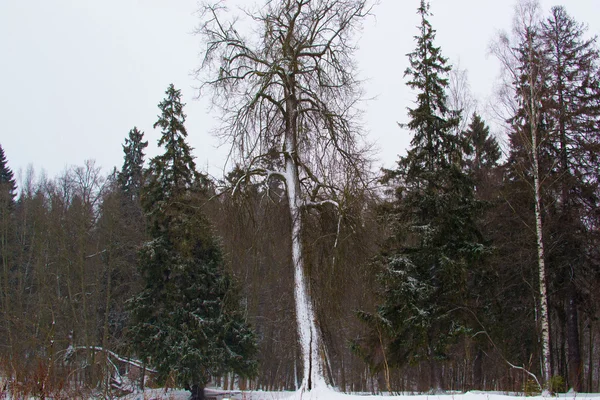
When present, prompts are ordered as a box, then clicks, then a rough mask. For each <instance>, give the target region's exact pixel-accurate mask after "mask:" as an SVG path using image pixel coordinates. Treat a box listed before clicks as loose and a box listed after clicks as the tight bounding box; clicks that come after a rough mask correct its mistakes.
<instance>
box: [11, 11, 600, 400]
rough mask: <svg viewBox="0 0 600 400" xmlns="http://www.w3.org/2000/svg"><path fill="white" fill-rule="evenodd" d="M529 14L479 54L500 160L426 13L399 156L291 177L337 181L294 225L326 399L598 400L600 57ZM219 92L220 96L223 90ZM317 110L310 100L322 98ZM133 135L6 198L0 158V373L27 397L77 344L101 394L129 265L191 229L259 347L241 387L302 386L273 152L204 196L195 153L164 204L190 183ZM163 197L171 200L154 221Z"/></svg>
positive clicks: (559, 16)
mask: <svg viewBox="0 0 600 400" xmlns="http://www.w3.org/2000/svg"><path fill="white" fill-rule="evenodd" d="M308 3H309V2H308ZM325 3H326V1H325ZM350 3H356V4H365V2H361V1H358V0H357V1H351V2H350ZM290 4H291V3H290ZM319 4H320V3H319ZM290 7H291V5H290ZM537 7H538V6H537V4H536V3H535V2H526V1H522V2H520V3H519V4H518V6H517V8H516V15H515V20H514V27H513V30H512V31H511V32H510V33H507V34H503V35H500V36H499V37H498V38H496V39H495V41H494V43H493V45H492V52H493V54H494V55H495V56H496V57H497V58H498V60H499V61H500V63H501V65H502V67H503V80H502V82H500V84H499V88H500V90H499V93H498V94H497V97H496V101H495V108H494V111H495V113H496V114H497V115H499V116H500V117H501V119H502V121H503V123H504V125H503V128H504V132H502V134H503V135H505V137H506V138H507V141H506V146H504V147H503V146H501V145H500V142H499V140H498V138H497V137H495V136H494V135H492V134H491V133H490V127H489V124H488V122H486V121H485V119H484V118H483V117H482V115H481V114H480V113H479V112H478V110H477V109H476V107H474V106H473V103H472V102H471V101H470V100H469V95H468V93H467V89H466V87H465V86H461V85H455V84H456V83H457V80H456V79H457V76H459V74H458V75H457V71H452V67H451V66H450V64H449V63H448V60H447V59H446V58H445V57H444V56H443V52H442V49H440V47H437V46H436V45H435V30H434V29H433V27H432V26H431V24H430V22H429V17H430V15H431V13H430V10H429V4H428V2H426V1H421V2H420V7H419V8H418V14H419V16H420V26H419V30H418V33H417V35H416V36H415V45H416V47H415V50H414V52H412V53H410V54H409V55H408V58H409V67H408V69H407V70H406V71H397V73H396V75H395V78H396V79H401V76H402V73H403V72H404V78H405V80H406V82H407V85H408V86H409V87H410V89H411V90H412V91H413V92H414V93H415V94H416V99H415V102H414V103H413V106H412V107H410V108H409V110H408V123H407V124H406V125H405V126H404V128H406V129H407V130H409V131H410V133H411V135H412V141H411V145H410V147H409V149H408V151H407V153H406V154H405V155H404V156H401V157H400V158H399V160H398V162H397V164H396V165H395V166H394V167H392V168H390V169H386V170H383V171H370V169H369V168H370V164H369V163H368V162H367V161H365V160H362V159H359V158H358V157H359V156H361V157H362V156H363V155H364V154H363V153H360V154H359V153H357V156H356V157H357V158H356V160H357V162H356V164H354V165H352V168H354V167H356V168H357V169H361V170H362V171H361V174H362V175H361V174H354V173H353V172H352V171H350V172H348V170H346V169H341V168H340V170H335V169H331V170H328V168H329V167H330V166H334V167H335V166H337V167H339V166H341V165H344V164H343V163H342V162H340V161H339V160H337V159H335V157H334V158H332V159H333V161H334V162H333V163H332V164H327V165H325V164H320V163H321V162H322V161H323V158H318V157H313V158H310V157H309V158H307V160H308V161H306V164H305V165H304V164H302V165H301V167H302V168H303V171H307V172H304V173H305V176H304V178H306V180H308V178H311V179H313V178H314V181H315V182H317V184H315V186H312V188H314V189H315V192H316V191H318V190H320V189H321V188H322V187H323V186H326V185H325V184H323V182H325V181H326V180H327V182H326V183H328V184H329V183H331V182H336V184H339V185H338V186H337V187H336V189H335V190H333V189H332V191H331V193H332V194H333V195H335V196H336V197H335V200H336V201H335V207H333V206H332V205H331V204H332V203H333V201H332V202H331V203H328V202H320V203H315V206H314V207H306V208H302V209H301V211H300V212H301V213H302V218H303V221H304V224H303V227H302V232H301V241H302V244H303V245H304V253H303V261H304V270H305V273H306V275H307V276H308V278H307V279H308V281H309V282H310V292H311V295H312V305H313V307H314V309H315V312H316V315H317V316H318V326H317V328H318V330H319V332H320V335H321V338H322V340H323V342H324V343H325V348H326V352H324V353H326V354H323V355H322V357H323V359H324V360H325V361H326V362H325V363H324V365H325V366H326V368H325V375H326V377H327V380H328V382H329V383H330V384H332V385H334V386H336V387H338V388H340V390H342V391H395V392H411V391H422V392H425V391H428V390H470V389H480V390H503V391H517V392H521V391H535V390H539V389H541V388H550V389H551V390H554V391H561V390H567V389H569V388H572V389H574V390H575V391H578V392H599V391H600V323H599V317H600V310H598V306H599V305H600V253H599V249H600V241H599V239H600V237H599V234H600V208H599V207H598V206H599V204H598V203H599V201H600V200H599V199H600V198H599V196H600V187H599V183H600V182H599V180H600V162H599V160H598V154H600V52H599V49H598V45H597V42H596V38H595V37H593V38H590V37H589V35H588V32H587V31H586V28H585V26H584V25H583V24H581V23H580V22H578V21H575V20H574V19H573V18H572V17H571V16H570V15H569V14H568V13H567V10H566V9H565V8H564V7H554V8H552V10H551V11H550V12H549V13H548V14H547V15H544V16H540V15H539V9H538V8H537ZM288 11H289V10H288ZM281 15H285V14H281ZM284 20H285V19H284V18H282V19H281V21H284ZM269 21H271V20H269ZM277 21H279V20H277ZM271 22H272V21H271ZM279 22H280V21H279ZM349 26H351V24H349ZM269 29H273V28H272V25H269ZM286 43H287V42H286ZM268 45H269V42H268V41H266V42H265V48H267V47H268ZM348 51H349V50H348ZM266 53H268V52H267V51H266ZM261 74H262V73H261ZM261 74H256V76H258V77H259V78H260V79H263V78H264V74H263V75H261ZM317 81H319V82H320V83H319V84H323V85H326V82H325V83H323V82H321V81H320V80H317ZM252 88H253V87H250V90H252ZM171 89H172V90H173V91H174V90H175V89H174V88H173V87H172V86H171V87H170V88H169V90H171ZM217 89H218V90H222V91H223V92H221V94H223V93H225V94H224V95H225V96H227V92H226V91H227V90H228V87H227V86H225V85H224V86H222V87H218V88H217ZM257 90H258V89H257ZM311 94H314V95H315V96H316V97H314V98H311V101H312V102H314V103H315V104H317V103H318V101H319V98H318V96H319V95H322V96H327V95H328V94H327V93H326V92H320V91H318V90H317V91H314V92H312V93H311ZM267 95H268V93H266V92H265V93H263V97H266V96H267ZM256 97H257V98H258V96H256ZM325 100H328V99H324V100H323V101H325ZM161 104H162V103H161ZM319 104H320V103H319ZM180 105H181V104H180ZM181 106H183V105H181ZM286 106H287V105H286ZM315 107H316V106H315ZM249 110H250V108H249ZM163 111H164V110H163ZM180 112H181V114H182V115H183V112H182V111H181V110H180ZM184 120H185V118H183V119H182V124H183V121H184ZM159 121H160V120H159ZM269 121H271V119H268V120H266V121H263V122H265V123H268V122H269ZM157 125H158V126H159V127H162V125H161V124H160V123H159V122H157V124H156V125H155V127H156V126H157ZM344 127H346V125H344V124H340V125H339V126H336V129H344ZM257 129H258V128H257ZM239 132H241V133H240V134H245V133H246V130H244V129H240V131H239ZM349 132H350V131H349ZM398 134H400V133H398ZM143 135H144V133H143V132H141V131H139V130H138V129H137V128H133V129H132V130H131V131H130V132H129V134H128V136H127V137H126V139H125V144H124V145H123V152H124V163H123V166H122V167H121V168H120V169H116V168H115V169H114V170H113V171H112V172H111V173H109V174H108V175H107V174H104V173H103V172H102V171H101V168H100V167H99V166H97V165H96V164H95V162H94V161H85V163H84V165H82V166H73V167H70V168H68V169H67V170H66V171H65V172H64V173H62V174H61V175H59V176H57V177H55V178H48V177H45V176H43V175H41V176H39V175H38V176H36V174H35V172H34V171H33V170H32V169H29V170H27V171H26V172H25V174H24V175H23V177H22V178H21V180H20V182H19V185H18V188H17V182H16V179H15V176H14V173H13V171H12V170H11V168H10V162H9V161H10V154H5V153H4V151H3V150H1V147H0V185H1V186H0V188H1V191H0V196H1V197H0V256H1V257H2V271H1V275H0V296H1V297H0V367H1V368H2V375H3V376H6V377H11V378H13V379H14V380H15V381H16V382H33V384H34V385H35V384H38V385H39V382H40V381H43V380H44V379H46V378H48V377H52V379H59V378H60V376H59V375H60V373H59V372H58V370H57V369H58V367H57V366H58V365H63V364H65V362H66V361H65V356H66V355H67V353H69V352H70V351H72V350H70V349H87V350H85V353H86V354H85V356H84V362H83V363H78V364H76V365H75V364H74V363H72V367H71V369H70V370H69V371H70V372H69V374H68V379H67V380H66V381H65V383H67V381H68V383H73V382H75V383H76V384H77V385H80V386H81V387H102V386H103V385H104V386H108V384H107V382H106V376H107V375H110V372H109V371H110V369H111V366H110V365H108V364H109V363H108V358H107V357H106V353H102V352H98V351H97V349H98V348H102V349H105V350H109V351H111V352H114V353H115V354H119V355H121V356H122V357H124V358H127V357H131V358H132V359H141V358H144V354H143V352H142V351H141V350H140V347H139V346H136V345H134V343H138V344H139V343H142V342H143V341H144V338H139V337H138V342H136V341H135V340H133V341H132V339H131V338H132V335H131V331H132V327H133V326H134V324H133V322H132V318H133V315H137V314H135V313H136V311H134V310H135V308H132V306H131V304H132V300H131V299H133V298H135V297H136V295H137V294H139V293H140V292H142V291H143V290H144V285H145V284H146V283H147V282H148V280H147V279H145V278H144V276H145V274H146V275H147V273H148V268H150V267H148V263H145V262H144V260H147V258H148V256H147V254H146V253H144V250H143V249H144V248H146V249H147V246H148V243H155V242H154V241H153V240H152V239H156V235H159V234H162V233H160V232H163V231H162V230H161V229H162V228H160V226H159V225H160V223H162V222H161V221H163V220H160V218H166V219H168V220H169V221H171V222H169V223H176V224H179V225H177V226H180V227H181V230H182V231H185V232H187V233H185V234H184V233H181V232H179V231H178V232H179V233H176V235H182V236H176V237H175V241H177V242H178V243H179V242H182V240H183V238H186V237H187V236H185V235H188V234H189V235H192V237H194V238H196V239H197V240H200V241H206V242H207V243H211V245H210V246H209V247H210V248H211V249H212V247H211V246H214V247H215V248H217V247H218V248H219V249H220V250H218V251H217V250H215V251H217V252H221V253H222V258H223V260H222V262H223V265H224V266H225V269H226V271H227V273H229V274H230V275H231V276H232V283H231V284H230V285H229V284H228V285H227V287H228V288H230V290H229V292H228V293H227V296H226V297H228V298H230V299H232V300H229V301H231V302H232V303H235V304H236V305H238V306H240V307H241V311H240V313H238V314H235V315H237V316H238V317H239V316H241V318H242V319H243V320H244V323H247V324H249V326H251V327H252V329H253V330H254V334H253V335H254V336H255V340H256V344H257V347H258V349H257V352H256V357H257V361H258V364H257V365H258V367H257V371H254V372H256V374H254V373H249V374H247V375H248V377H245V378H238V379H237V380H236V385H243V386H244V387H246V388H251V389H264V390H283V389H290V390H291V389H295V388H297V387H298V386H299V384H300V383H299V382H301V381H302V356H301V352H302V349H301V348H300V347H301V346H300V345H299V340H298V333H297V331H296V328H295V308H294V292H293V287H294V282H295V281H294V271H293V269H292V268H291V267H290V266H291V265H292V262H293V261H292V259H293V257H294V255H293V252H292V248H293V246H292V240H293V239H292V236H290V231H291V230H292V226H293V221H292V217H291V216H290V211H289V210H290V208H289V204H288V202H289V199H288V196H287V195H286V193H287V192H286V190H285V189H286V186H285V184H284V183H282V182H281V181H277V180H272V179H270V180H269V179H267V180H265V181H262V180H260V179H258V175H261V174H262V175H261V176H267V177H268V175H269V172H267V171H271V170H275V169H276V168H277V167H280V166H281V165H280V163H281V159H279V158H278V154H277V153H276V152H275V151H273V152H268V151H265V152H264V153H262V154H261V157H263V158H262V160H261V164H260V167H261V168H262V169H261V170H260V171H261V172H260V174H258V173H257V174H256V175H252V174H249V167H248V165H244V163H243V162H240V164H239V165H237V166H235V167H234V168H232V169H231V171H230V172H229V173H228V174H227V175H226V176H225V177H223V178H221V179H218V180H211V179H209V178H208V177H207V175H205V174H202V173H200V172H199V171H196V170H195V165H194V164H193V162H192V161H191V158H190V159H189V160H187V161H185V162H184V164H185V171H183V172H185V173H186V174H190V177H191V178H189V179H190V180H189V181H186V182H187V183H183V184H181V185H182V186H181V187H182V188H185V190H184V192H185V194H184V195H182V196H183V197H175V195H174V194H172V193H171V192H168V191H165V190H164V188H161V187H159V186H156V182H157V179H158V178H157V177H163V176H167V175H168V173H167V172H165V171H170V172H173V173H183V172H182V171H181V170H177V168H175V164H174V163H172V164H169V163H168V162H164V163H162V164H161V160H165V159H169V153H168V146H165V144H164V142H163V144H162V145H161V146H162V147H165V153H164V154H163V155H159V156H157V157H155V158H154V159H152V160H145V158H144V148H145V147H146V144H147V142H145V141H144V136H143ZM164 137H165V136H164V133H163V139H161V140H165V139H164ZM233 139H234V140H235V138H233ZM182 140H183V144H185V137H183V138H182ZM276 140H278V139H277V137H276V136H274V137H270V138H268V139H267V140H265V148H267V149H268V146H274V145H273V143H272V142H275V141H276ZM311 140H312V142H304V143H301V144H300V147H299V148H300V149H301V150H302V151H308V152H309V153H308V154H312V153H310V151H311V146H315V147H316V146H327V145H328V143H329V142H328V141H327V140H322V139H321V137H320V136H314V138H311ZM186 146H187V145H185V146H183V148H187V149H188V150H186V151H187V152H189V151H191V150H190V149H189V147H186ZM261 146H262V142H261ZM302 146H304V147H302ZM273 148H274V147H273ZM503 150H504V151H503ZM400 151H401V149H399V152H400ZM503 154H504V155H503ZM188 155H189V154H188ZM161 157H162V158H161ZM171 157H172V159H173V160H174V159H176V157H174V156H173V155H171ZM241 161H243V158H242V160H241ZM359 161H360V162H359ZM160 165H163V167H164V166H165V165H166V166H167V167H165V168H166V169H165V168H163V167H160ZM149 166H150V167H149ZM159 167H160V168H163V169H162V170H161V169H160V168H159ZM332 168H333V167H332ZM176 171H179V172H176ZM312 171H314V176H310V174H312ZM182 176H183V175H182ZM301 178H302V176H301ZM304 178H302V179H304ZM181 179H184V180H185V179H187V178H181ZM302 179H301V182H300V185H302V184H304V183H303V182H304V181H302ZM175 181H176V182H179V181H177V180H174V182H175ZM178 185H179V184H178V183H176V184H174V186H172V188H178V187H179V186H178ZM327 187H329V186H327ZM331 187H333V183H331ZM338 187H339V188H342V189H337V188H338ZM17 189H18V190H17ZM161 196H163V197H161ZM169 196H173V197H172V198H173V199H174V198H177V199H180V200H178V202H177V204H176V205H175V206H173V207H171V208H168V211H164V209H161V208H160V207H162V206H160V204H162V203H160V202H161V201H167V200H168V199H169V198H170V197H169ZM178 196H179V195H178ZM157 199H158V200H157ZM165 199H167V200H165ZM167 202H168V201H167ZM182 204H183V205H182ZM157 210H158V211H157ZM186 210H187V211H186ZM189 210H195V211H194V212H193V213H190V211H189ZM157 215H159V217H157ZM157 218H159V219H157ZM188 219H191V220H193V221H196V222H197V223H198V224H200V226H202V227H203V228H202V229H199V228H198V229H194V228H193V227H192V225H194V224H189V223H188V222H189V221H188ZM172 221H176V222H172ZM198 221H199V222H198ZM163 222H164V221H163ZM157 224H159V225H157ZM194 226H196V225H194ZM188 231H191V233H190V232H188ZM199 238H200V239H199ZM186 246H187V244H186V243H184V244H181V243H180V244H178V245H177V246H176V247H177V249H178V250H177V251H180V252H182V251H186V250H185V249H186V248H187V247H186ZM209 250H210V249H209ZM211 251H212V250H211ZM144 254H146V255H144ZM144 257H146V258H144ZM146 288H147V287H146ZM236 318H237V317H236ZM243 329H244V328H240V330H241V331H243ZM250 353H251V352H250ZM221 361H222V362H225V361H224V360H221ZM247 367H250V364H248V366H247ZM240 370H243V368H242V369H240ZM241 375H244V374H243V373H242V374H241ZM213 378H214V380H215V382H218V383H219V384H221V385H222V386H230V385H232V384H233V383H232V382H233V381H234V380H235V379H234V377H232V376H231V375H229V374H223V376H220V377H216V376H215V377H213ZM217 378H218V379H217ZM48 379H50V378H48Z"/></svg>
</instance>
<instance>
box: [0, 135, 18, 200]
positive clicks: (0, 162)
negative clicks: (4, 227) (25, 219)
mask: <svg viewBox="0 0 600 400" xmlns="http://www.w3.org/2000/svg"><path fill="white" fill-rule="evenodd" d="M16 191H17V184H16V182H15V177H14V174H13V172H12V170H11V169H10V167H9V166H8V161H7V160H6V156H5V154H4V149H3V148H2V145H0V196H1V197H0V201H2V206H5V205H6V206H8V205H11V206H12V205H14V201H15V197H16V195H17V193H16Z"/></svg>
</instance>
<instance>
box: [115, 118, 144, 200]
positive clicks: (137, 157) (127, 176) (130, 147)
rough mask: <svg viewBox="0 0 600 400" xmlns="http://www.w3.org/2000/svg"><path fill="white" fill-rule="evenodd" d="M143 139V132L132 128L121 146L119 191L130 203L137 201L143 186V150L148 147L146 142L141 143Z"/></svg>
mask: <svg viewBox="0 0 600 400" xmlns="http://www.w3.org/2000/svg"><path fill="white" fill-rule="evenodd" d="M143 138H144V132H140V131H139V130H138V129H137V127H134V128H133V129H131V130H130V131H129V137H128V138H126V139H125V144H124V145H123V153H125V155H124V156H123V159H124V161H123V167H122V168H121V172H119V175H118V181H119V185H120V186H121V190H122V191H123V193H124V194H125V196H126V197H127V198H129V199H130V200H131V201H138V200H139V197H140V191H141V188H142V184H143V172H144V149H145V148H146V147H148V142H147V141H146V142H144V141H142V139H143Z"/></svg>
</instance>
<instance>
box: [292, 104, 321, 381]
mask: <svg viewBox="0 0 600 400" xmlns="http://www.w3.org/2000/svg"><path fill="white" fill-rule="evenodd" d="M286 97H287V104H286V105H287V111H288V120H287V121H286V134H285V144H284V147H285V149H284V154H285V178H286V190H287V197H288V204H289V209H290V217H291V224H292V261H293V267H294V299H295V302H296V322H297V324H298V338H299V341H300V351H301V353H302V361H303V377H302V384H301V385H300V390H301V391H306V390H314V389H316V388H321V387H326V382H325V375H324V368H323V365H324V363H323V362H322V359H321V356H320V354H321V352H323V350H324V348H323V343H322V340H321V335H320V334H319V331H318V329H317V323H316V315H315V311H314V307H313V303H312V299H311V295H310V285H309V277H308V276H306V275H305V266H304V258H303V255H304V252H303V246H302V193H301V191H300V190H301V189H300V179H299V174H298V165H297V163H296V161H295V157H297V150H298V149H297V141H296V134H297V132H298V129H297V102H296V101H295V99H294V96H293V94H292V95H288V96H286ZM323 354H324V352H323Z"/></svg>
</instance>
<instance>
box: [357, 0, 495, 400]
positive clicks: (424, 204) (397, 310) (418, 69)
mask: <svg viewBox="0 0 600 400" xmlns="http://www.w3.org/2000/svg"><path fill="white" fill-rule="evenodd" d="M418 14H419V15H420V17H421V25H420V34H419V35H418V36H416V37H415V40H416V42H417V47H416V49H415V51H414V52H412V53H410V54H409V55H408V56H409V61H410V67H409V68H408V69H407V70H406V72H405V76H408V77H409V81H408V83H407V84H408V86H409V87H410V88H411V89H413V90H416V91H417V92H418V94H417V101H416V106H415V108H409V110H408V115H409V118H410V119H409V122H408V124H407V125H406V126H407V127H408V128H409V129H410V130H411V132H412V133H413V135H414V136H413V139H412V141H411V147H410V149H409V150H408V153H407V155H406V156H404V157H401V159H400V160H399V162H398V167H397V168H396V169H395V170H392V171H388V173H387V179H389V180H391V181H392V182H395V183H396V184H397V188H396V191H395V196H396V198H395V200H394V202H393V203H392V205H391V207H390V208H391V212H390V213H389V215H388V216H389V218H390V220H391V221H392V228H391V229H392V236H391V237H390V239H389V243H388V244H387V249H386V251H385V252H384V253H383V254H382V257H381V260H382V264H383V265H382V267H383V273H382V274H381V276H380V278H381V284H382V286H383V293H382V297H383V298H382V301H383V303H382V304H381V305H380V306H379V307H378V309H377V312H376V314H373V315H369V314H364V313H363V314H362V317H363V318H364V319H366V320H367V321H370V322H372V323H374V324H375V325H376V326H380V327H383V328H384V331H385V333H386V334H387V335H388V339H389V342H388V343H387V346H386V349H385V352H386V353H387V362H388V363H389V364H391V365H402V364H405V363H407V362H408V363H411V364H417V363H420V362H426V363H428V364H429V367H430V375H429V378H430V380H429V385H430V389H434V390H439V389H441V388H442V386H443V383H442V381H441V377H442V374H441V363H442V362H443V361H444V360H446V359H447V358H448V357H449V352H448V350H449V346H450V345H451V344H452V343H453V342H454V341H455V340H456V339H457V337H458V335H459V334H460V333H461V332H464V331H465V329H466V325H465V320H464V318H462V317H461V314H460V312H457V311H456V310H457V309H459V308H460V306H461V305H463V304H465V302H466V295H467V293H466V292H467V274H468V273H469V268H470V267H471V265H472V263H473V261H474V260H475V259H476V258H477V257H478V256H479V255H480V254H481V253H482V252H483V250H484V246H483V245H482V244H481V238H480V235H479V232H478V230H477V227H476V226H475V217H476V215H477V212H478V209H479V208H480V206H479V204H478V202H477V201H475V199H474V194H473V183H472V181H471V180H470V179H469V177H468V176H467V175H466V174H465V173H464V172H463V170H462V165H461V164H462V161H461V158H462V154H461V146H460V137H459V136H458V135H457V128H456V127H457V124H458V113H457V112H455V111H453V110H449V109H448V107H447V103H446V101H447V99H446V89H447V85H448V79H447V75H448V72H449V71H450V66H448V65H447V60H446V59H445V58H444V57H443V56H442V55H441V51H440V48H439V47H435V45H434V39H435V31H434V30H433V28H432V27H431V24H430V23H429V21H428V17H429V16H430V12H429V4H428V2H426V1H424V0H423V1H421V4H420V7H419V8H418Z"/></svg>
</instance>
